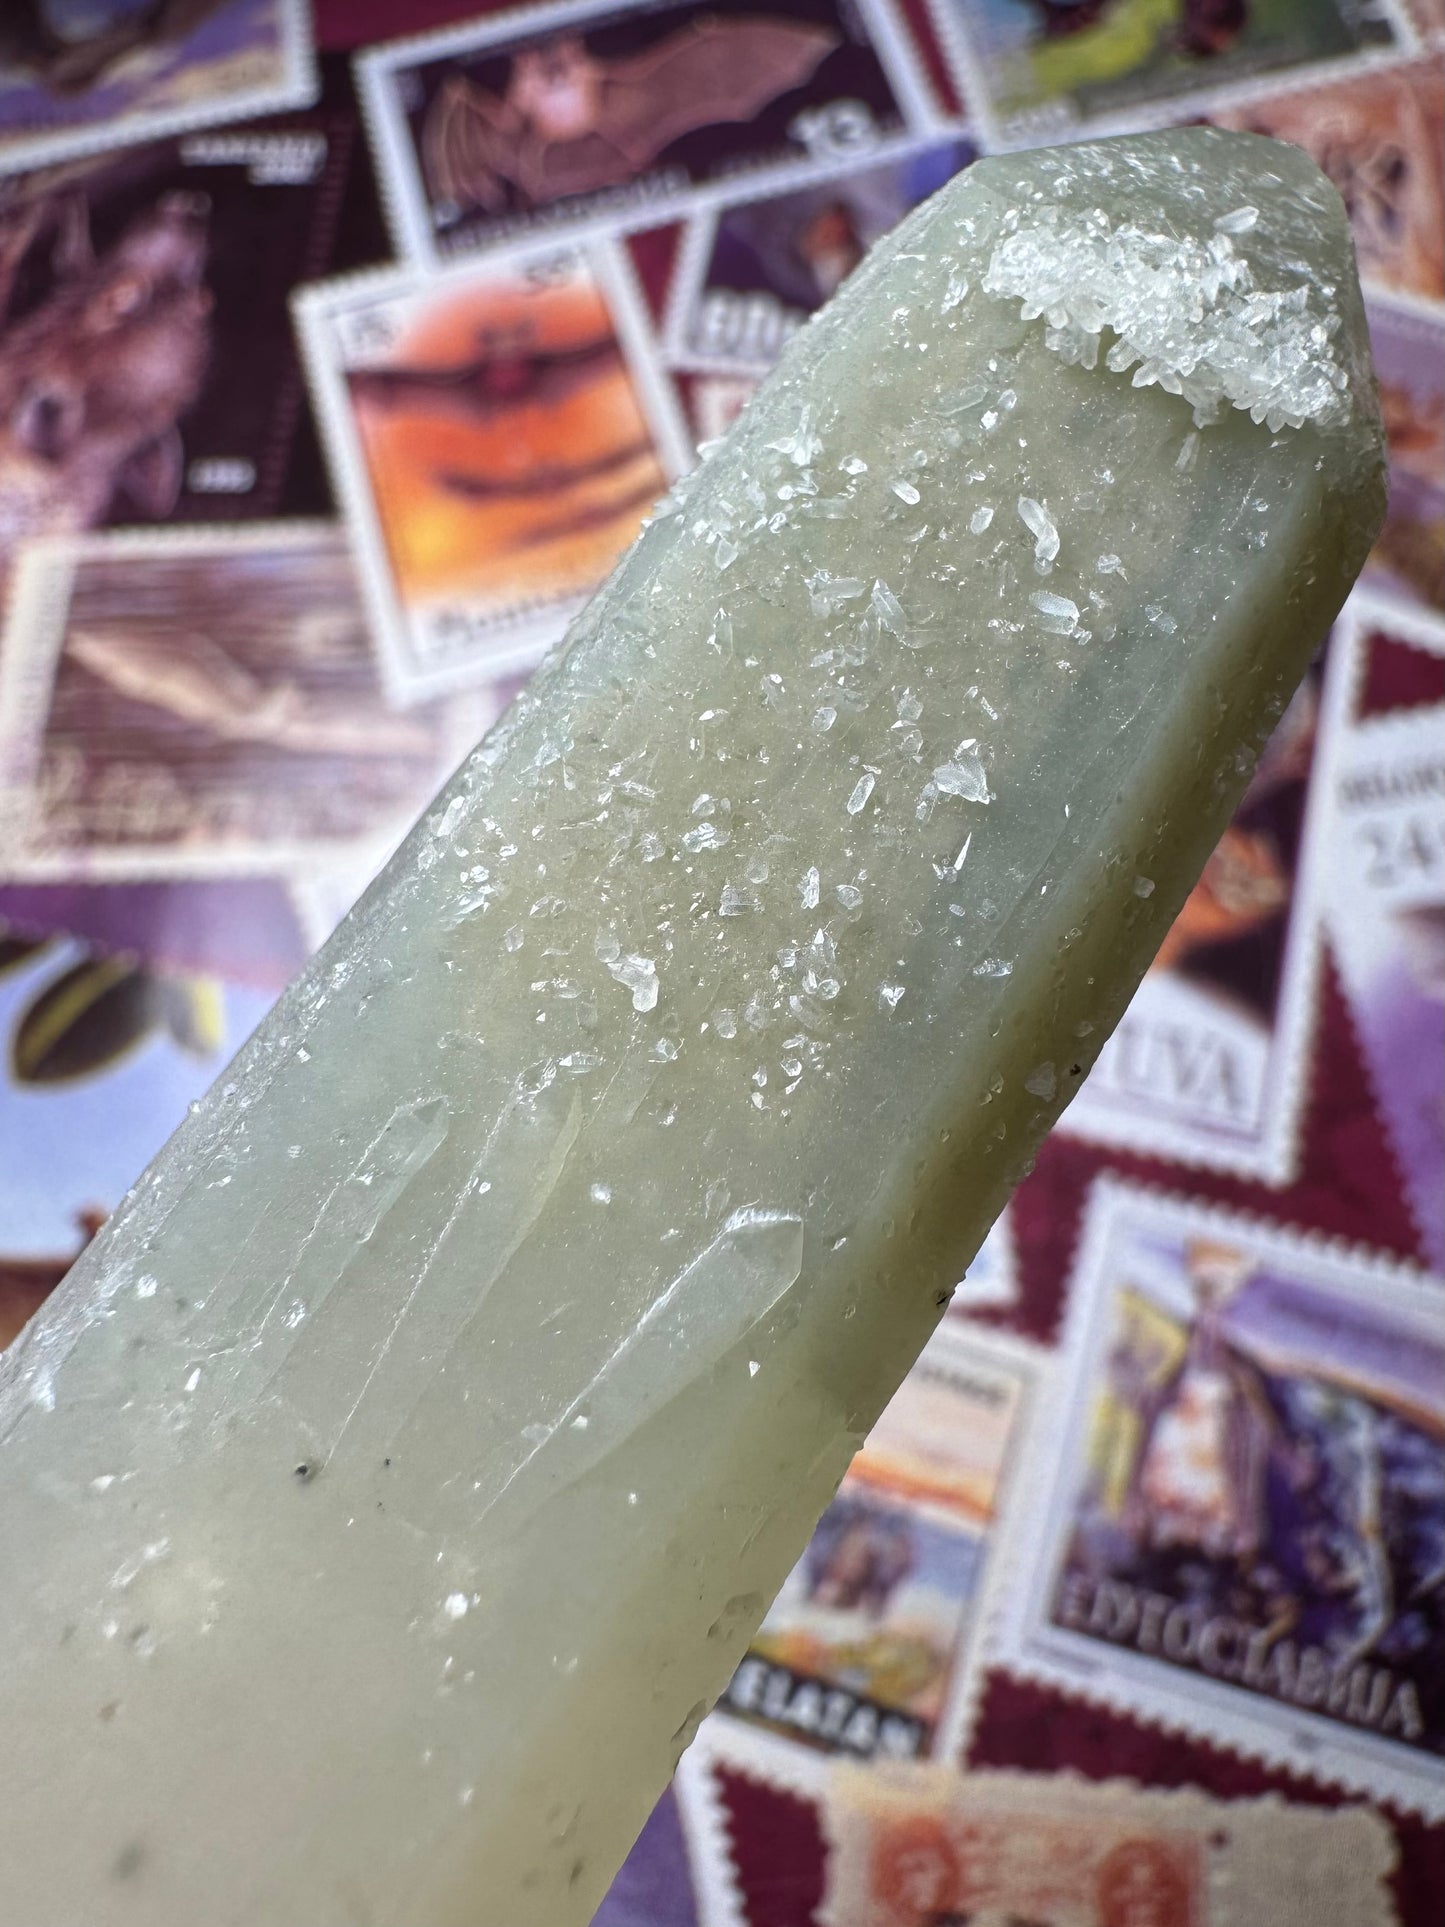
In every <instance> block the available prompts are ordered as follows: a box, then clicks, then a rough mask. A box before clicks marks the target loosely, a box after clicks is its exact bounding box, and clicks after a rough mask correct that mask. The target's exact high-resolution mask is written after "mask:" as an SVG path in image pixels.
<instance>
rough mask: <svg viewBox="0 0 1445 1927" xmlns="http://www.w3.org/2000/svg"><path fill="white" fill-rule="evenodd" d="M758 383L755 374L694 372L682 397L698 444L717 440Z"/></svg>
mask: <svg viewBox="0 0 1445 1927" xmlns="http://www.w3.org/2000/svg"><path fill="white" fill-rule="evenodd" d="M761 385H762V382H761V377H760V376H758V375H694V376H693V377H692V378H691V380H690V381H688V382H687V383H686V397H685V399H686V406H687V417H688V421H689V423H690V424H691V427H692V431H693V434H694V436H695V437H696V439H697V444H698V446H699V447H700V448H701V447H703V446H704V445H705V444H706V443H708V442H718V441H721V440H722V438H723V436H724V435H726V434H727V432H728V430H729V429H730V428H731V427H732V425H733V423H734V422H735V421H736V420H737V418H738V416H739V415H741V414H742V412H743V410H744V409H745V408H746V407H747V405H748V403H749V402H750V401H751V400H752V398H753V396H754V395H755V394H756V393H757V392H758V389H759V387H760V386H761Z"/></svg>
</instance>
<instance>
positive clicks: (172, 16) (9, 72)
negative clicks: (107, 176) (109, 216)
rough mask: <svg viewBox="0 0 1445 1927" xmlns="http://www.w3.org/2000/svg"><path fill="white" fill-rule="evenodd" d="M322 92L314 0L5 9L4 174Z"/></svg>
mask: <svg viewBox="0 0 1445 1927" xmlns="http://www.w3.org/2000/svg"><path fill="white" fill-rule="evenodd" d="M315 95H316V75H315V66H314V60H313V54H312V46H311V25H310V19H309V12H308V8H307V6H306V0H163V4H159V5H150V6H137V5H134V4H126V3H125V0H111V3H110V4H99V5H92V6H77V5H71V6H56V5H54V4H48V3H47V0H5V7H4V12H3V18H0V174H4V173H10V172H13V171H15V170H17V169H20V168H27V167H39V166H41V165H44V164H48V163H50V162H54V161H60V160H70V159H72V158H73V157H74V156H75V155H77V154H86V153H93V152H94V151H95V150H96V149H97V148H100V147H119V146H122V145H125V144H127V143H130V142H134V141H144V140H156V139H158V138H160V136H162V135H164V134H176V133H181V132H183V131H185V130H187V129H191V128H196V127H203V126H207V125H213V124H215V123H216V122H219V121H235V120H244V119H248V118H250V117H251V116H252V115H256V114H268V113H275V112H277V111H279V110H280V109H281V108H283V107H299V106H303V105H305V104H306V102H308V101H310V100H313V99H314V98H315Z"/></svg>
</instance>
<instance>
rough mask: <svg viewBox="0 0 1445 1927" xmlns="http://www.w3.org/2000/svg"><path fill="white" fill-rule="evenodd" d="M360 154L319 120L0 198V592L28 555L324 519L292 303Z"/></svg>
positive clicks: (131, 159)
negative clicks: (130, 536)
mask: <svg viewBox="0 0 1445 1927" xmlns="http://www.w3.org/2000/svg"><path fill="white" fill-rule="evenodd" d="M355 134H356V129H355V122H354V119H353V118H351V117H350V116H349V115H348V114H347V113H346V112H344V111H342V110H340V109H337V110H335V111H333V110H332V109H331V108H329V107H323V108H318V109H316V110H314V111H313V112H310V113H307V114H304V115H298V116H295V117H291V116H288V117H287V118H286V120H285V121H276V122H269V123H259V124H252V125H247V126H244V127H235V128H227V129H226V130H224V132H218V131H207V132H204V133H196V134H186V135H181V136H178V137H177V138H175V139H172V140H165V141H159V142H151V143H147V144H145V145H142V146H137V147H129V148H125V149H123V150H121V151H119V152H117V153H113V154H110V155H106V156H104V157H92V158H90V159H88V160H84V161H74V162H69V163H66V164H64V165H61V166H56V167H51V168H45V169H41V170H38V171H36V172H33V173H29V174H23V175H16V176H13V177H11V178H9V179H0V572H3V569H4V567H5V566H6V564H7V563H8V562H10V561H11V560H13V558H14V554H15V551H16V548H17V545H19V544H21V543H23V542H24V541H25V540H26V539H27V538H29V537H31V536H43V535H51V534H68V533H76V532H79V531H81V530H85V529H90V528H95V527H100V526H105V525H116V524H145V523H156V522H176V521H180V522H210V521H234V520H237V519H247V520H254V519H267V518H270V517H272V516H276V515H285V514H296V513H315V512H322V511H324V510H325V509H326V508H327V507H328V506H329V503H328V501H327V496H326V490H325V480H324V475H323V474H322V472H321V467H320V462H319V457H318V456H317V454H316V449H315V442H314V439H313V435H312V430H311V426H310V423H309V421H308V419H307V415H306V406H305V400H306V397H305V384H304V382H303V380H302V377H301V371H300V364H299V360H298V357H297V354H296V348H295V342H294V337H293V333H292V326H291V315H290V310H289V306H288V302H289V297H290V294H291V291H292V289H293V288H294V287H295V286H296V285H297V283H298V282H300V281H303V280H305V279H308V278H310V277H312V276H314V275H317V274H320V273H324V272H326V271H327V270H328V269H329V268H330V267H331V265H332V256H331V248H332V244H333V239H334V234H335V229H336V222H337V214H338V203H339V199H340V194H341V190H342V188H343V185H344V183H345V179H346V172H347V167H348V161H349V155H350V149H351V145H352V142H353V141H354V139H355Z"/></svg>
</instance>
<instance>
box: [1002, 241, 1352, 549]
mask: <svg viewBox="0 0 1445 1927" xmlns="http://www.w3.org/2000/svg"><path fill="white" fill-rule="evenodd" d="M1257 221H1258V211H1257V209H1255V208H1253V207H1241V208H1237V209H1234V210H1231V211H1230V212H1228V213H1226V214H1224V215H1222V216H1220V217H1219V218H1217V219H1216V220H1215V221H1214V223H1213V228H1214V232H1213V233H1212V234H1211V235H1210V237H1209V239H1208V240H1207V241H1199V240H1195V239H1192V238H1190V237H1187V236H1186V237H1183V238H1181V237H1180V236H1178V235H1176V234H1167V233H1163V232H1157V231H1151V230H1149V229H1147V228H1141V227H1139V226H1137V225H1136V224H1135V223H1133V222H1131V221H1124V222H1120V223H1117V224H1116V223H1115V222H1113V221H1111V220H1110V218H1109V216H1108V215H1107V214H1106V213H1105V212H1104V211H1103V210H1102V209H1100V208H1093V209H1091V210H1089V211H1088V212H1087V213H1084V214H1080V213H1078V212H1076V211H1074V210H1072V209H1068V208H1060V207H1052V206H1047V205H1045V206H1043V207H1039V208H1030V209H1029V211H1028V213H1027V215H1026V216H1023V217H1020V218H1019V219H1018V220H1017V222H1016V224H1015V226H1014V228H1013V231H1012V232H1011V233H1008V234H1006V235H1005V236H1004V237H1003V239H1002V240H1000V241H999V243H998V245H997V246H996V247H995V249H994V251H993V255H992V258H991V259H990V261H989V264H988V268H987V271H986V272H985V274H984V277H983V285H984V287H985V289H986V290H987V291H988V293H990V294H992V295H997V296H999V297H1001V298H1003V299H1006V300H1016V301H1017V302H1018V303H1019V313H1020V314H1021V316H1022V317H1023V319H1024V320H1025V321H1035V320H1037V319H1038V318H1039V317H1040V316H1042V317H1043V318H1044V320H1045V321H1046V322H1047V324H1048V333H1047V336H1046V339H1047V341H1048V344H1049V346H1050V347H1051V348H1053V349H1054V350H1055V351H1056V352H1057V353H1058V354H1060V355H1062V356H1063V358H1064V360H1065V361H1068V362H1073V363H1077V364H1079V365H1081V366H1083V367H1085V368H1093V367H1096V366H1097V364H1098V359H1099V353H1100V349H1101V347H1102V346H1103V342H1104V336H1105V335H1106V333H1108V334H1112V335H1113V336H1114V340H1113V342H1112V345H1111V346H1109V348H1108V349H1107V352H1106V353H1105V356H1104V360H1105V364H1106V366H1107V367H1109V368H1111V369H1112V370H1113V371H1114V373H1115V374H1124V373H1126V372H1127V371H1128V370H1129V369H1131V368H1132V369H1133V370H1134V377H1133V380H1134V386H1135V387H1136V388H1143V387H1148V386H1149V385H1151V384H1153V383H1157V384H1158V385H1159V386H1160V387H1161V388H1163V389H1165V390H1166V391H1167V392H1168V393H1169V394H1171V395H1182V396H1183V398H1184V399H1185V400H1186V401H1187V402H1189V403H1190V405H1191V406H1192V407H1193V409H1194V419H1195V423H1196V424H1197V425H1198V426H1199V427H1201V428H1202V427H1205V426H1207V425H1208V424H1209V423H1211V422H1213V421H1215V420H1217V419H1218V416H1219V410H1220V408H1221V406H1222V405H1223V404H1224V403H1226V402H1228V403H1229V404H1230V405H1231V406H1232V407H1235V408H1242V409H1246V410H1247V411H1248V413H1249V415H1250V418H1251V420H1253V421H1256V422H1263V423H1264V424H1265V425H1266V426H1267V427H1268V428H1269V429H1270V430H1271V431H1275V430H1278V429H1280V428H1286V427H1288V428H1299V427H1301V426H1302V425H1303V424H1304V423H1305V422H1314V423H1316V424H1317V425H1319V426H1321V427H1330V426H1335V425H1338V424H1339V423H1341V422H1343V421H1344V420H1346V419H1347V418H1348V413H1349V400H1348V392H1347V391H1348V387H1349V377H1348V374H1347V373H1346V370H1345V367H1344V365H1343V363H1342V361H1341V360H1340V358H1339V355H1338V353H1337V343H1336V336H1337V335H1338V333H1339V328H1340V320H1339V315H1338V314H1337V312H1336V311H1335V308H1334V305H1333V300H1332V297H1333V294H1334V290H1333V289H1332V288H1328V287H1319V286H1318V285H1316V283H1315V282H1314V280H1313V278H1312V276H1311V274H1310V270H1309V265H1308V263H1306V262H1303V261H1301V262H1298V263H1297V264H1295V265H1296V269H1297V271H1296V272H1295V274H1294V275H1293V277H1292V285H1290V286H1287V287H1272V288H1262V287H1259V286H1257V285H1256V282H1255V276H1254V272H1253V270H1252V269H1251V267H1250V264H1249V262H1248V261H1247V260H1246V259H1245V258H1244V257H1243V256H1242V255H1241V254H1240V252H1239V251H1238V250H1237V249H1236V247H1235V245H1234V237H1236V236H1243V235H1246V234H1248V233H1250V232H1251V231H1252V230H1253V229H1254V228H1255V226H1256V224H1257ZM1022 512H1023V505H1022V503H1021V504H1020V513H1022Z"/></svg>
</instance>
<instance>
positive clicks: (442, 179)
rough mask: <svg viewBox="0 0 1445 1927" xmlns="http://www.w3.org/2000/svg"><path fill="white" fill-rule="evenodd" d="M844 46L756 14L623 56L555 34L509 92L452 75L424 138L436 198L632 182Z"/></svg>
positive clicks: (534, 198) (523, 63) (477, 201)
mask: <svg viewBox="0 0 1445 1927" xmlns="http://www.w3.org/2000/svg"><path fill="white" fill-rule="evenodd" d="M837 45H838V39H837V36H836V35H835V34H833V33H830V32H829V31H828V30H827V29H826V28H823V27H814V26H806V25H800V24H795V23H793V22H791V21H788V20H775V19H769V18H767V17H765V16H762V15H754V16H751V17H748V18H744V19H736V20H716V19H712V18H710V17H703V18H701V19H697V20H693V21H691V22H689V24H688V25H687V26H685V27H681V28H679V29H678V31H677V32H676V33H672V34H668V35H667V36H666V37H665V38H663V39H661V40H659V41H657V42H656V44H655V45H653V46H651V47H648V48H647V49H646V50H645V51H644V52H642V53H636V54H628V55H625V56H623V57H621V58H618V59H607V58H599V57H598V56H596V55H594V54H591V53H589V52H588V50H587V47H586V45H585V43H584V41H583V40H582V38H581V37H580V35H575V34H559V35H558V36H557V37H556V38H555V39H552V40H549V41H547V42H545V44H543V45H542V46H540V47H530V48H527V49H526V50H525V51H524V52H521V53H519V54H518V55H517V57H516V59H515V60H514V61H513V63H512V70H511V74H510V76H509V77H508V80H507V85H506V89H505V91H504V92H503V93H501V94H495V93H493V92H492V91H491V90H490V89H489V88H485V87H479V86H477V85H476V84H475V83H474V82H472V81H469V80H467V79H466V78H465V77H464V76H462V75H454V76H453V77H452V78H451V79H450V80H448V81H447V82H446V83H445V84H444V86H443V87H442V89H441V91H440V92H439V93H438V95H437V98H436V100H435V102H434V103H433V105H432V107H431V109H430V111H429V113H428V115H427V118H426V124H425V127H424V129H423V133H422V165H423V167H424V169H425V172H426V178H427V184H428V186H429V188H430V191H431V193H432V196H433V197H434V199H435V200H436V201H438V202H439V203H442V204H445V205H448V206H452V207H456V208H459V209H465V208H473V207H478V208H483V209H485V210H486V211H487V212H489V213H496V212H498V211H499V210H500V209H502V208H503V207H504V206H505V205H506V199H507V189H508V187H509V186H510V187H511V188H512V189H514V190H515V192H516V194H517V195H518V196H519V197H520V198H521V200H522V201H523V202H524V203H526V204H529V205H533V206H535V205H538V204H540V203H543V202H548V201H555V200H560V199H561V198H562V197H563V196H565V195H569V194H590V193H592V192H594V191H595V190H596V189H598V188H601V187H610V186H614V185H615V184H617V183H618V182H621V181H626V180H630V179H631V178H632V177H633V176H635V175H636V174H638V173H640V172H641V171H642V169H643V168H645V167H647V166H648V165H650V163H651V162H652V161H654V160H655V159H656V158H657V156H658V155H659V154H660V153H662V151H663V150H664V148H666V147H668V146H669V145H670V144H671V143H672V142H673V141H675V140H680V139H681V138H682V136H683V135H684V134H690V133H692V132H694V131H695V130H696V129H697V128H699V127H711V126H715V125H717V124H718V123H719V122H722V121H739V120H748V119H750V118H751V117H752V115H754V114H756V113H758V112H759V111H760V110H761V109H762V108H764V107H766V106H767V105H768V103H769V102H770V101H773V100H776V99H777V98H778V96H779V95H780V94H786V93H788V92H789V91H790V90H791V89H792V88H794V87H800V86H801V85H802V84H803V82H804V81H805V80H807V79H808V78H809V77H810V76H811V75H812V74H813V72H814V71H815V70H816V68H817V67H818V66H819V64H820V63H821V62H822V60H823V59H824V58H825V56H826V55H828V54H829V53H831V52H832V50H833V49H834V47H836V46H837Z"/></svg>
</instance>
